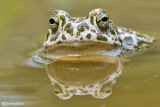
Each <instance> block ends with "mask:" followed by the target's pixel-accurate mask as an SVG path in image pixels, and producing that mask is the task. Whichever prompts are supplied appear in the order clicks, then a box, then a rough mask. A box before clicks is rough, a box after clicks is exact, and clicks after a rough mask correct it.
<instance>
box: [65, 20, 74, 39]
mask: <svg viewBox="0 0 160 107" xmlns="http://www.w3.org/2000/svg"><path fill="white" fill-rule="evenodd" d="M73 28H74V27H73V26H72V24H71V23H68V24H67V25H66V27H65V31H66V32H67V33H69V34H70V35H71V36H73Z"/></svg>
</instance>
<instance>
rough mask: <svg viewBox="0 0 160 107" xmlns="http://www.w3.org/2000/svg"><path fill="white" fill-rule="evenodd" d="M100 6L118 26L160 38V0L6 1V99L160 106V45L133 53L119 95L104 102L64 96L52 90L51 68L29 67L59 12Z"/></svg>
mask: <svg viewBox="0 0 160 107" xmlns="http://www.w3.org/2000/svg"><path fill="white" fill-rule="evenodd" d="M95 8H103V9H105V10H106V11H107V13H108V14H109V16H110V18H111V19H112V21H113V22H114V24H115V25H117V26H122V27H127V28H132V29H134V30H137V31H139V32H143V33H146V34H149V35H152V36H155V37H156V39H157V40H158V41H159V39H160V37H159V35H160V0H1V1H0V102H2V101H19V102H25V105H24V106H23V107H30V106H35V107H36V106H39V107H44V106H45V107H51V106H54V107H81V106H83V107H89V106H92V107H116V106H119V107H151V106H154V107H159V105H160V102H159V98H160V91H159V90H160V85H159V82H160V73H159V71H160V67H159V64H160V47H159V46H160V44H157V47H156V48H154V49H153V50H151V51H150V52H148V53H146V54H145V55H143V54H142V55H137V56H136V57H135V56H134V57H132V58H131V60H132V61H131V62H130V63H129V64H125V65H124V71H123V75H122V76H121V77H120V78H119V79H118V82H117V84H116V86H115V87H114V88H113V94H112V95H111V96H110V97H109V98H107V99H104V100H96V99H93V98H92V97H90V96H89V97H88V96H86V97H84V96H81V97H73V98H72V99H71V100H68V101H67V102H66V101H62V100H59V99H58V98H57V97H55V96H54V95H53V94H52V92H51V90H52V87H51V84H50V81H49V79H48V76H47V74H46V72H44V71H45V69H39V68H32V67H29V66H28V65H27V61H28V58H29V57H30V56H28V55H27V53H28V52H29V51H30V50H32V49H35V48H39V47H41V46H42V44H41V43H40V42H39V39H40V38H41V37H42V36H44V35H46V34H47V30H48V28H49V26H48V20H49V17H50V16H51V15H52V13H53V11H54V10H56V9H61V10H65V11H66V12H68V13H69V14H70V15H71V16H74V17H79V16H80V17H81V16H87V14H88V13H89V12H90V11H91V10H92V9H95ZM146 69H147V70H146ZM138 71H141V72H138ZM151 71H152V72H151ZM133 80H135V81H133ZM151 85H152V86H151ZM127 87H131V88H127ZM0 106H1V105H0Z"/></svg>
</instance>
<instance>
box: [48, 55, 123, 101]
mask: <svg viewBox="0 0 160 107" xmlns="http://www.w3.org/2000/svg"><path fill="white" fill-rule="evenodd" d="M72 57H73V56H71V57H70V58H69V57H67V58H69V59H72V60H64V59H66V58H60V59H57V60H56V61H53V62H52V63H50V64H48V65H47V73H48V76H49V78H50V80H51V82H52V84H53V93H54V94H55V95H57V96H58V97H59V98H61V99H69V98H71V97H72V96H73V95H88V94H90V95H92V96H93V97H95V98H99V99H102V98H106V97H108V96H109V95H110V94H111V92H112V85H113V84H114V83H115V82H116V79H117V78H118V77H119V75H120V74H121V72H122V64H121V61H120V58H119V57H113V56H107V55H101V56H99V55H93V56H85V57H84V58H83V57H75V56H74V58H72ZM88 59H96V60H88Z"/></svg>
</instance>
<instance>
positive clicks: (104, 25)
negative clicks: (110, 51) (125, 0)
mask: <svg viewBox="0 0 160 107" xmlns="http://www.w3.org/2000/svg"><path fill="white" fill-rule="evenodd" d="M96 22H97V25H98V27H99V28H100V29H102V30H105V29H108V28H109V17H108V16H107V14H106V13H104V12H102V13H100V14H99V15H98V16H97V18H96Z"/></svg>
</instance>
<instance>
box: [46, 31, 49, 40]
mask: <svg viewBox="0 0 160 107" xmlns="http://www.w3.org/2000/svg"><path fill="white" fill-rule="evenodd" d="M49 35H50V33H49V31H48V33H47V38H46V40H48V37H49Z"/></svg>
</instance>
